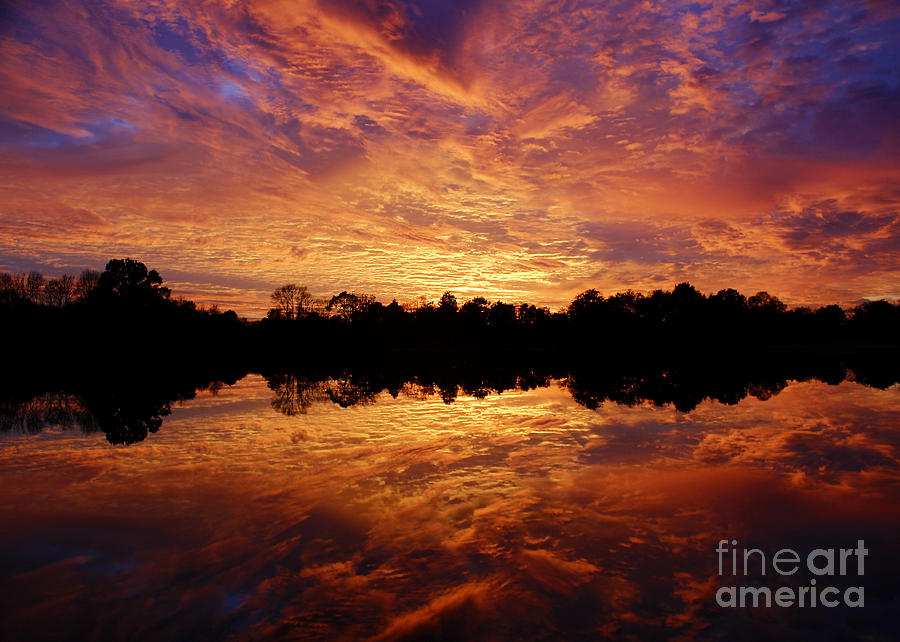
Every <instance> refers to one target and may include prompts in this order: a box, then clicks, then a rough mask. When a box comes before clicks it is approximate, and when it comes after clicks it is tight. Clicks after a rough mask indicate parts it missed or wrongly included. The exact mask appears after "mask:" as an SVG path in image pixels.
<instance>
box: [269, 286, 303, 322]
mask: <svg viewBox="0 0 900 642" xmlns="http://www.w3.org/2000/svg"><path fill="white" fill-rule="evenodd" d="M271 299H272V303H274V304H275V306H276V310H278V311H279V313H280V316H281V317H282V318H284V319H288V320H291V321H292V320H294V319H297V318H299V317H300V316H302V315H303V314H304V313H306V312H308V311H309V309H310V304H311V303H312V295H311V294H310V293H309V290H307V289H306V288H305V287H304V286H302V285H297V284H296V283H288V284H287V285H282V286H281V287H280V288H278V289H277V290H275V291H274V292H272V295H271Z"/></svg>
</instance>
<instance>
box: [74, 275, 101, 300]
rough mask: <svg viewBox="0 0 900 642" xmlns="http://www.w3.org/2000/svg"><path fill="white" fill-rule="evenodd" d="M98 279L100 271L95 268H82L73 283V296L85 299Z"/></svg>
mask: <svg viewBox="0 0 900 642" xmlns="http://www.w3.org/2000/svg"><path fill="white" fill-rule="evenodd" d="M99 280H100V273H99V272H98V271H97V270H84V271H83V272H82V273H81V276H79V277H78V280H77V281H76V283H75V296H76V297H78V298H79V299H81V300H82V301H83V300H85V299H86V298H87V296H88V294H90V293H91V290H93V289H94V288H95V287H97V282H98V281H99Z"/></svg>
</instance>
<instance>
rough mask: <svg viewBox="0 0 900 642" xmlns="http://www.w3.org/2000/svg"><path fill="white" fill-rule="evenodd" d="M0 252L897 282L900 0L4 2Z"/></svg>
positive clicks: (326, 288)
mask: <svg viewBox="0 0 900 642" xmlns="http://www.w3.org/2000/svg"><path fill="white" fill-rule="evenodd" d="M0 190H2V197H0V270H12V271H27V270H39V271H42V272H44V273H45V274H48V275H56V274H60V273H63V272H75V273H77V272H79V271H80V270H82V269H83V268H86V267H91V268H95V269H101V268H102V267H103V265H104V264H105V262H106V261H107V260H108V259H110V258H121V257H126V256H129V257H134V258H138V259H140V260H142V261H144V262H145V263H147V264H148V265H149V266H150V267H153V268H156V269H158V270H159V271H160V273H161V274H162V276H163V278H164V279H165V280H166V281H167V284H168V285H169V286H170V287H172V288H173V290H174V291H175V294H176V295H179V294H180V295H184V296H187V297H189V298H194V299H195V300H198V301H200V302H204V303H218V304H219V305H221V306H223V307H231V308H234V309H235V310H236V311H238V312H239V313H240V314H243V315H247V316H260V315H262V314H263V313H264V312H265V309H266V308H268V307H269V302H268V294H269V293H270V292H271V290H273V289H274V288H275V287H277V286H279V285H281V284H283V283H286V282H295V283H298V284H302V285H306V286H307V287H309V289H310V291H312V292H313V293H314V294H316V295H320V296H330V295H331V294H334V293H337V292H339V291H341V290H350V291H357V292H365V293H370V294H374V295H375V296H377V297H378V298H379V299H381V300H384V301H390V300H391V299H392V298H395V297H396V298H397V299H398V300H400V301H401V302H402V301H403V300H405V299H410V298H412V297H414V296H416V295H425V296H427V297H429V298H432V299H434V298H437V297H439V296H440V294H441V293H442V292H443V291H445V290H450V291H453V292H454V293H455V294H456V295H457V297H458V298H460V299H466V298H469V297H471V296H475V295H484V296H486V297H488V298H489V299H491V300H503V301H507V302H522V301H528V302H532V303H536V304H540V305H547V306H550V307H551V308H553V309H557V308H560V307H562V306H564V305H566V303H567V302H568V301H570V300H571V299H572V297H573V296H574V295H576V294H577V293H578V292H581V291H583V290H585V289H587V288H592V287H593V288H596V289H598V290H600V291H601V293H603V294H612V293H614V292H616V291H620V290H625V289H628V288H631V289H634V290H637V291H643V292H647V291H649V290H652V289H655V288H663V289H671V287H673V286H674V285H675V284H676V283H679V282H682V281H689V282H691V283H692V284H694V285H695V286H696V287H698V288H699V289H700V290H702V291H704V292H714V291H717V290H719V289H721V288H725V287H734V288H736V289H738V290H741V291H742V292H745V293H746V294H752V293H754V292H756V291H758V290H767V291H769V292H771V293H773V294H775V295H776V296H779V297H780V298H782V299H783V300H784V301H786V302H788V303H789V304H793V305H801V304H811V305H818V304H826V303H841V304H845V305H849V304H853V303H857V302H859V301H861V300H863V299H865V298H882V297H888V298H895V297H898V296H900V5H898V3H896V2H892V1H890V0H856V1H851V0H847V1H839V2H827V1H817V0H792V1H777V0H776V1H765V0H760V1H758V2H753V1H750V2H722V1H718V0H714V1H712V2H675V1H673V2H653V1H650V0H646V1H628V0H621V1H615V2H580V1H577V0H572V1H548V2H541V1H530V2H528V1H510V2H507V1H504V0H496V1H492V2H478V1H474V0H460V1H457V2H440V1H436V0H434V1H421V2H403V1H400V0H365V1H359V2H350V1H347V0H319V1H303V0H296V1H291V2H288V1H284V0H261V1H249V0H248V1H241V0H223V1H202V0H178V1H177V2H176V1H175V0H150V1H148V0H134V1H129V0H123V1H119V2H82V1H79V0H54V1H49V2H47V1H40V0H38V1H34V0H28V1H16V0H12V1H11V2H6V3H4V6H3V8H2V9H0Z"/></svg>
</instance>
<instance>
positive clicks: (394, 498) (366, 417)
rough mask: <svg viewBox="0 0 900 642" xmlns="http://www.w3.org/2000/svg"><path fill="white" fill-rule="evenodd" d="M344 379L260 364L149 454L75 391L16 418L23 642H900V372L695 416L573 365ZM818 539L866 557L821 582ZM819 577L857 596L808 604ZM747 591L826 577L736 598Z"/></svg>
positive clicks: (192, 409) (13, 480)
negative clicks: (482, 374) (309, 380)
mask: <svg viewBox="0 0 900 642" xmlns="http://www.w3.org/2000/svg"><path fill="white" fill-rule="evenodd" d="M342 385H343V384H342V383H341V382H339V381H331V382H324V383H320V384H317V385H315V386H309V387H306V388H303V389H302V390H298V389H291V391H289V394H288V396H289V397H291V395H294V396H296V395H299V396H300V397H303V396H304V395H306V397H304V398H300V399H297V398H287V399H286V398H285V395H286V394H287V393H286V392H285V389H284V388H283V387H282V388H281V389H277V390H275V391H273V390H272V389H271V388H270V386H268V385H267V383H266V381H265V380H263V379H262V378H261V377H258V376H249V377H247V378H245V379H243V380H241V381H239V382H238V383H237V384H236V385H234V386H230V387H223V388H222V389H220V390H218V391H217V394H213V393H212V392H209V391H205V392H202V393H200V394H198V396H197V397H196V398H194V399H192V400H189V401H186V402H183V403H181V404H173V406H172V412H171V414H170V415H168V416H164V417H163V418H162V424H161V426H159V429H158V432H153V429H154V428H155V426H151V433H150V434H149V436H148V437H147V438H146V439H144V440H143V441H140V440H135V441H137V443H133V444H132V445H129V446H124V445H112V444H110V443H109V441H108V440H107V438H106V435H105V434H104V433H103V432H102V431H99V430H92V428H94V429H96V426H95V425H92V422H96V418H92V417H91V416H90V413H89V412H87V411H86V410H85V409H84V408H82V407H81V405H80V404H81V402H80V401H79V399H77V398H75V397H71V396H68V395H65V394H62V393H61V394H58V395H43V396H41V397H37V398H35V399H32V400H30V401H28V403H29V404H31V405H30V406H27V404H26V406H25V407H19V408H18V409H10V408H7V415H6V419H5V421H6V425H5V428H6V431H5V432H3V434H0V514H2V520H0V610H2V611H0V622H2V624H0V627H2V628H0V638H2V639H5V640H19V639H20V640H33V639H43V638H53V639H77V640H89V639H123V640H136V639H184V640H193V639H222V638H233V639H272V638H278V639H281V638H288V639H298V638H299V639H304V638H313V639H358V638H372V639H387V640H394V639H453V640H465V639H547V640H563V639H598V638H604V637H607V638H613V639H635V640H646V639H657V638H666V639H671V638H675V639H692V638H697V639H730V640H731V639H764V638H770V639H773V638H779V639H853V638H859V639H870V640H871V639H874V640H878V639H883V640H893V639H896V638H897V635H898V631H900V613H898V612H900V574H898V571H900V555H898V551H897V547H898V540H897V533H898V532H900V501H898V500H900V483H898V482H900V468H898V461H900V449H898V445H900V386H897V385H894V386H892V387H889V388H887V389H876V388H870V387H865V386H863V385H860V384H858V383H854V382H852V381H844V382H843V383H840V385H826V384H825V383H821V382H806V383H792V384H791V385H789V386H788V387H787V388H785V389H783V390H781V391H780V392H779V391H778V390H775V391H762V392H760V394H759V395H758V396H759V397H760V398H756V397H754V396H749V397H746V398H744V399H743V400H741V401H740V402H739V403H736V404H735V405H724V404H721V403H718V402H715V401H709V400H707V401H704V402H702V403H700V405H699V406H697V407H696V408H694V409H693V410H691V411H690V412H682V411H679V410H677V409H676V408H675V407H673V405H671V404H667V405H663V406H661V407H660V406H654V405H651V404H649V403H647V402H640V401H638V403H637V404H636V405H634V406H625V405H617V404H615V403H610V402H606V403H602V404H600V405H599V407H598V408H597V409H589V408H586V407H584V406H583V405H579V404H578V403H576V402H575V401H574V400H573V398H572V396H571V394H570V393H569V391H568V390H566V389H565V388H564V387H563V386H561V385H560V383H559V382H555V381H554V382H551V385H549V386H548V387H539V388H536V389H533V390H528V391H522V390H512V391H506V392H504V393H503V394H497V393H496V392H494V393H491V394H488V395H487V396H486V397H484V398H477V397H471V396H470V397H467V396H465V395H460V396H458V397H457V398H456V400H455V401H453V403H449V404H448V403H445V402H444V400H443V399H442V398H441V395H428V394H426V393H427V392H428V390H422V389H420V388H417V387H416V386H415V385H411V384H408V385H406V386H405V387H404V388H403V389H402V390H400V391H399V393H398V394H397V397H396V398H393V397H392V396H391V395H389V394H387V393H384V392H382V393H379V394H377V395H370V396H367V397H366V396H364V397H363V398H358V397H355V398H353V399H352V404H349V407H342V405H341V404H340V403H335V401H338V402H340V401H342V400H346V399H345V397H342V396H341V395H342V394H343V392H342V390H341V386H342ZM276 388H277V386H276ZM775 393H777V394H775ZM445 396H446V395H445ZM343 405H344V406H348V403H344V404H343ZM285 412H288V413H293V414H285ZM79 424H82V425H81V426H80V427H81V428H85V429H87V432H85V431H84V430H80V429H78V428H79ZM723 539H724V540H728V541H727V542H726V543H725V544H726V552H724V553H722V554H721V555H720V554H717V553H716V547H717V545H718V544H719V542H720V540H723ZM732 540H736V541H737V544H736V545H733V544H732V543H731V541H732ZM859 540H863V542H864V546H865V549H866V554H865V556H864V557H863V555H862V554H859V553H858V552H857V551H856V549H857V548H858V547H859V546H860V545H859V544H858V542H859ZM745 548H758V549H760V550H761V551H762V552H763V554H764V555H766V557H767V559H766V564H767V566H766V568H765V571H766V572H765V574H762V573H761V570H763V569H762V568H761V567H760V560H759V554H757V553H754V554H751V556H750V558H749V566H750V568H749V572H750V576H749V577H745V576H743V569H742V568H739V569H738V570H739V571H740V573H739V575H737V576H735V575H733V574H732V568H733V567H732V566H731V560H732V558H731V550H733V549H738V550H739V551H741V553H739V555H742V551H743V549H745ZM784 548H790V549H793V550H794V551H796V552H797V553H798V555H799V556H800V557H801V559H802V562H801V563H800V564H799V565H796V566H799V568H798V569H797V571H796V572H795V573H794V574H792V575H780V574H778V573H776V572H775V570H774V569H773V567H772V564H771V562H772V559H771V558H772V556H773V555H774V554H775V552H776V551H778V550H779V549H784ZM816 548H822V549H826V551H827V549H832V548H836V549H842V548H843V549H848V553H847V554H846V555H845V556H844V561H845V567H844V571H845V575H840V566H839V562H840V559H841V553H840V550H837V551H835V555H836V557H835V564H834V571H835V575H833V576H832V575H828V574H824V575H814V574H813V573H812V572H811V571H810V570H809V568H808V567H807V565H806V556H807V554H808V553H810V552H811V551H812V550H813V549H816ZM849 549H854V550H853V551H852V552H850V551H849ZM784 555H786V556H789V554H787V553H785V554H784ZM737 559H738V566H739V567H740V566H741V564H742V562H743V558H742V557H740V556H739V557H738V558H737ZM860 559H861V560H862V563H863V566H862V567H860V566H859V565H858V562H860ZM720 560H721V561H722V563H723V575H719V572H718V571H719V562H720ZM813 562H814V565H816V567H817V568H819V569H823V568H824V569H826V571H827V567H828V562H829V559H828V557H827V553H822V555H821V556H820V557H817V558H815V559H814V560H813ZM782 568H790V565H783V566H782ZM860 571H862V574H860ZM812 579H815V580H816V587H817V588H818V589H819V590H823V589H826V588H828V587H835V588H836V589H837V590H836V591H832V592H829V593H826V594H825V595H826V596H827V597H826V598H825V599H826V601H827V602H837V606H832V607H829V606H824V605H822V604H821V602H817V604H816V606H815V607H813V606H811V605H810V604H809V601H810V595H811V591H812V589H811V588H810V587H811V586H812V584H811V580H812ZM728 586H736V587H738V590H739V587H747V586H755V587H770V588H771V590H772V592H773V594H774V592H775V590H776V589H777V588H779V587H788V588H789V590H790V591H792V592H793V594H794V595H795V596H796V595H797V594H798V593H799V592H800V591H801V587H802V588H805V590H806V591H807V592H806V594H805V596H804V597H805V603H804V606H803V607H800V606H799V605H798V604H797V602H796V601H795V602H794V604H793V606H777V605H776V604H774V603H773V605H772V606H771V607H768V608H767V607H765V606H762V605H761V606H759V607H755V608H754V607H753V606H752V605H751V604H750V603H749V602H748V603H747V604H746V606H744V607H743V608H742V607H740V606H737V607H723V606H719V605H718V604H717V599H716V595H717V591H718V590H719V589H720V588H721V587H728ZM848 587H860V588H861V589H862V593H860V592H859V591H854V592H851V593H850V594H849V601H850V602H854V603H859V599H860V597H861V598H862V599H863V600H864V606H847V605H846V604H845V601H846V600H845V590H846V589H847V588H848ZM819 598H820V599H821V596H819Z"/></svg>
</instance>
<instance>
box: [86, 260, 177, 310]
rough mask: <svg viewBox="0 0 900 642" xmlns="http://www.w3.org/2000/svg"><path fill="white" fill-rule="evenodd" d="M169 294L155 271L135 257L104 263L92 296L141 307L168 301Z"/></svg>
mask: <svg viewBox="0 0 900 642" xmlns="http://www.w3.org/2000/svg"><path fill="white" fill-rule="evenodd" d="M170 294H171V291H170V290H169V288H167V287H163V284H162V277H160V275H159V272H157V271H156V270H148V269H147V266H146V265H144V264H143V263H141V262H140V261H137V260H135V259H113V260H111V261H109V262H108V263H107V264H106V269H105V270H104V271H103V273H102V274H101V275H100V278H99V279H98V280H97V285H96V287H95V288H94V289H93V290H92V292H91V297H92V298H93V300H95V301H96V302H101V303H112V302H115V303H120V304H124V305H127V306H134V307H140V306H146V305H153V304H159V303H162V302H164V301H168V299H169V295H170Z"/></svg>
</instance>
